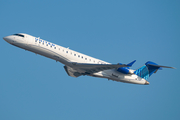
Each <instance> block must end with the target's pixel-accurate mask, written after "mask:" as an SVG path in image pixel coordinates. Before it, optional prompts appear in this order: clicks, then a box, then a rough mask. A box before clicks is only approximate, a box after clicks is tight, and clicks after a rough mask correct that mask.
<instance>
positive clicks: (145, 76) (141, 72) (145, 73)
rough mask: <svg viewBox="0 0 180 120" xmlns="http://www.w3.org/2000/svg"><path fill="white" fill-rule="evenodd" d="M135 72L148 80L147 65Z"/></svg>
mask: <svg viewBox="0 0 180 120" xmlns="http://www.w3.org/2000/svg"><path fill="white" fill-rule="evenodd" d="M134 74H136V75H138V76H139V77H141V78H144V79H145V80H147V79H148V78H149V70H148V68H147V66H146V65H144V66H142V67H141V68H139V69H137V70H136V71H135V72H134Z"/></svg>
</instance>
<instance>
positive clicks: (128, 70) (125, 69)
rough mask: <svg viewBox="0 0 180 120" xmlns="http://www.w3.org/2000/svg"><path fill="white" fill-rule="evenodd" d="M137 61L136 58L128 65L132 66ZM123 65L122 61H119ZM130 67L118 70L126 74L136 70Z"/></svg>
mask: <svg viewBox="0 0 180 120" xmlns="http://www.w3.org/2000/svg"><path fill="white" fill-rule="evenodd" d="M135 62H136V60H134V61H132V62H130V63H128V64H127V65H128V66H129V67H131V66H132V65H133V64H134V63H135ZM119 64H120V65H121V63H119ZM129 67H120V68H118V69H117V71H118V72H121V73H124V74H133V73H134V70H131V69H130V68H129Z"/></svg>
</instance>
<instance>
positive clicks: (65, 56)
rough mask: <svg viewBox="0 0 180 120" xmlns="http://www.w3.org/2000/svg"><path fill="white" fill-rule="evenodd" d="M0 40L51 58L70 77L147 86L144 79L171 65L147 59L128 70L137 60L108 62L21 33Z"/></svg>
mask: <svg viewBox="0 0 180 120" xmlns="http://www.w3.org/2000/svg"><path fill="white" fill-rule="evenodd" d="M3 39H4V40H5V41H6V42H8V43H10V44H12V45H14V46H17V47H19V48H22V49H25V50H28V51H31V52H34V53H36V54H39V55H42V56H45V57H48V58H51V59H53V60H55V61H58V62H60V63H62V64H64V65H65V66H64V69H65V71H66V72H67V74H68V75H69V76H71V77H79V76H82V75H87V76H93V77H99V78H106V79H108V80H113V81H117V82H125V83H132V84H141V85H148V84H149V82H148V81H147V79H148V78H149V77H150V76H151V75H152V74H153V73H156V72H157V71H158V70H159V69H162V68H173V67H168V66H161V65H158V64H156V63H154V62H151V61H148V62H146V63H145V64H144V65H143V66H142V67H140V68H139V69H137V70H133V69H130V67H131V66H132V65H133V64H134V63H135V61H136V60H134V61H132V62H130V63H129V64H121V63H118V64H111V63H108V62H105V61H103V60H100V59H96V58H94V57H91V56H88V55H85V54H82V53H79V52H76V51H74V50H71V49H69V48H65V47H62V46H60V45H57V44H54V43H51V42H48V41H46V40H43V39H40V37H34V36H31V35H28V34H24V33H18V34H13V35H9V36H6V37H3Z"/></svg>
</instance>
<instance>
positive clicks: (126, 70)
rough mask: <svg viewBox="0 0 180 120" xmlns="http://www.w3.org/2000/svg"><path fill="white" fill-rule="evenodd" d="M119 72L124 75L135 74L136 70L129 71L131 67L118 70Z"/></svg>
mask: <svg viewBox="0 0 180 120" xmlns="http://www.w3.org/2000/svg"><path fill="white" fill-rule="evenodd" d="M117 71H118V72H121V73H124V74H133V73H134V70H131V69H129V67H120V68H118V69H117Z"/></svg>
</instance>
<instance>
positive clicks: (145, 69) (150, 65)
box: [134, 61, 175, 80]
mask: <svg viewBox="0 0 180 120" xmlns="http://www.w3.org/2000/svg"><path fill="white" fill-rule="evenodd" d="M162 68H172V69H175V68H174V67H168V66H161V65H158V64H156V63H154V62H151V61H148V62H146V63H145V65H144V66H142V67H141V68H139V69H137V70H136V71H135V72H134V74H136V75H138V76H139V77H141V78H144V79H145V80H147V79H148V78H149V77H150V76H151V75H152V74H153V73H156V72H157V71H158V70H161V69H162Z"/></svg>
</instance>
